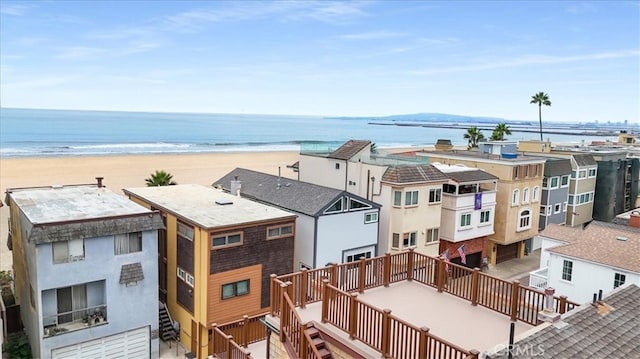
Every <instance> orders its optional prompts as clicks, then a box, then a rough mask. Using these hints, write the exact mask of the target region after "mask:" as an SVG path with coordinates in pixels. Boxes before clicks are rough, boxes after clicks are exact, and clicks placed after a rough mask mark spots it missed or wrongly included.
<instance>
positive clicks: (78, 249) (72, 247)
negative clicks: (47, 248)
mask: <svg viewBox="0 0 640 359" xmlns="http://www.w3.org/2000/svg"><path fill="white" fill-rule="evenodd" d="M51 246H52V249H53V250H52V251H53V264H60V263H69V262H78V261H83V260H84V239H83V238H79V239H70V240H68V241H59V242H53V243H51Z"/></svg>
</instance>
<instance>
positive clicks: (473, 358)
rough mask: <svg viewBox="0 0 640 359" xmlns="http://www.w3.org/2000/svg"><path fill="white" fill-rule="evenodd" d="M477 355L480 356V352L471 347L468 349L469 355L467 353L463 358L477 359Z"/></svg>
mask: <svg viewBox="0 0 640 359" xmlns="http://www.w3.org/2000/svg"><path fill="white" fill-rule="evenodd" d="M479 357H480V352H479V351H477V350H475V349H471V350H469V355H467V357H466V358H465V359H478V358H479Z"/></svg>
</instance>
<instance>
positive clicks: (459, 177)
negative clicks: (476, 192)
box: [445, 169, 498, 183]
mask: <svg viewBox="0 0 640 359" xmlns="http://www.w3.org/2000/svg"><path fill="white" fill-rule="evenodd" d="M445 175H447V176H449V178H451V179H452V180H454V181H456V182H458V183H467V182H481V181H493V180H497V179H498V177H497V176H494V175H492V174H491V173H488V172H485V171H483V170H479V169H473V170H469V171H453V172H445Z"/></svg>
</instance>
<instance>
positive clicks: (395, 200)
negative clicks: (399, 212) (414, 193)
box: [393, 191, 402, 207]
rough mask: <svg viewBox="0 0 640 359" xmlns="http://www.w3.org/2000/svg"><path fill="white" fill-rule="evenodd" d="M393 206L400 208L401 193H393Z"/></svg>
mask: <svg viewBox="0 0 640 359" xmlns="http://www.w3.org/2000/svg"><path fill="white" fill-rule="evenodd" d="M393 205H394V206H396V207H400V206H402V191H393Z"/></svg>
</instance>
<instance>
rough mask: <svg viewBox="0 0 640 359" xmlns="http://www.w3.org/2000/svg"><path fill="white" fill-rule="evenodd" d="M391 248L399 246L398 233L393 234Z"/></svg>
mask: <svg viewBox="0 0 640 359" xmlns="http://www.w3.org/2000/svg"><path fill="white" fill-rule="evenodd" d="M391 248H396V249H397V248H400V233H394V234H393V240H392V241H391Z"/></svg>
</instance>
